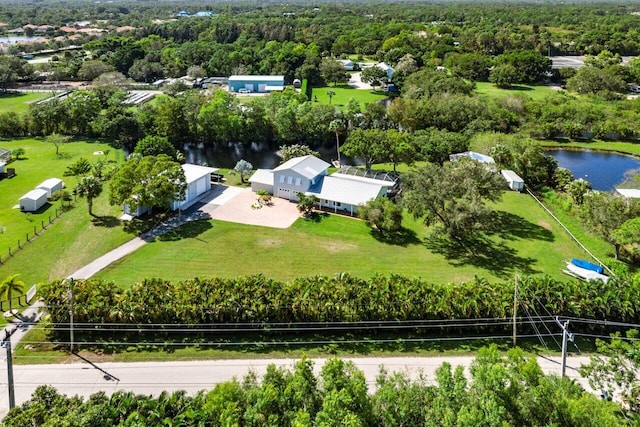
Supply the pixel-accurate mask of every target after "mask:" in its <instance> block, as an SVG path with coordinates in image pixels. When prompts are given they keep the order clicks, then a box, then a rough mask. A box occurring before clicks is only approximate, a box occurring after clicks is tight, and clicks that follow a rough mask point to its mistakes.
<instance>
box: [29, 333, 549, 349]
mask: <svg viewBox="0 0 640 427" xmlns="http://www.w3.org/2000/svg"><path fill="white" fill-rule="evenodd" d="M553 335H556V336H557V335H560V334H553ZM538 336H551V335H547V334H544V335H542V334H540V335H538V334H536V335H520V337H522V338H536V337H538ZM503 339H511V335H489V336H464V337H437V338H399V339H386V338H384V339H361V340H354V339H349V340H317V341H316V340H308V341H245V342H242V341H237V342H229V341H223V342H189V343H181V342H141V341H136V342H134V341H131V342H122V341H75V343H76V344H78V345H92V346H133V345H139V346H158V347H181V346H205V347H229V346H247V345H260V346H277V345H310V344H315V345H317V344H322V345H329V344H362V343H365V344H366V343H398V344H401V343H421V342H434V341H465V340H503ZM21 344H25V345H37V344H39V345H41V344H52V345H66V344H69V342H68V341H21Z"/></svg>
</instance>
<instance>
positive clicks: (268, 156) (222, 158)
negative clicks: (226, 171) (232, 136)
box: [182, 143, 352, 169]
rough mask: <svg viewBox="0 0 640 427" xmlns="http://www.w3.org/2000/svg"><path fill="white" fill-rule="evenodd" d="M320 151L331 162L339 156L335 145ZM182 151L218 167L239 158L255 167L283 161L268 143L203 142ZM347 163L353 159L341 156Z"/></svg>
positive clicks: (194, 160) (193, 160)
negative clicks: (214, 145)
mask: <svg viewBox="0 0 640 427" xmlns="http://www.w3.org/2000/svg"><path fill="white" fill-rule="evenodd" d="M314 150H315V151H317V152H319V153H320V157H321V158H322V159H323V160H325V161H327V162H329V163H331V161H332V160H335V159H336V158H337V154H336V149H335V145H334V146H327V147H324V146H323V147H317V148H314ZM182 152H183V153H184V156H185V159H186V161H187V162H188V163H195V164H199V165H204V164H206V165H209V166H212V167H216V168H233V167H234V166H235V165H236V163H237V162H238V160H241V159H244V160H246V161H248V162H249V163H251V164H252V165H253V167H254V169H258V168H260V169H272V168H275V167H276V166H278V165H279V164H280V163H281V157H280V155H279V154H278V148H277V147H271V146H269V144H267V143H252V144H251V145H249V146H245V145H243V144H239V143H229V144H228V145H226V146H223V147H220V146H216V147H212V146H210V145H207V146H205V145H203V144H191V145H186V146H185V147H184V148H183V149H182ZM341 160H342V162H343V163H345V164H352V163H351V159H349V158H345V157H344V156H343V155H342V156H341Z"/></svg>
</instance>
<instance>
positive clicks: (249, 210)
mask: <svg viewBox="0 0 640 427" xmlns="http://www.w3.org/2000/svg"><path fill="white" fill-rule="evenodd" d="M214 200H215V199H214ZM212 202H213V201H212ZM257 202H258V196H257V195H256V194H255V193H254V192H253V191H251V189H250V188H246V189H243V190H240V191H239V192H237V194H235V195H234V196H233V197H232V198H231V199H229V200H226V201H225V203H223V204H220V205H219V206H217V207H215V209H212V210H211V212H210V215H211V218H213V219H218V220H220V221H227V222H237V223H240V224H249V225H261V226H263V227H273V228H289V227H291V224H293V223H294V222H295V220H296V219H298V218H299V217H300V213H299V212H298V208H297V207H296V204H295V203H293V202H290V201H288V200H284V199H280V198H277V197H274V198H273V204H272V205H271V206H262V207H259V208H257V207H258V203H257ZM201 209H202V208H201ZM205 209H206V208H205Z"/></svg>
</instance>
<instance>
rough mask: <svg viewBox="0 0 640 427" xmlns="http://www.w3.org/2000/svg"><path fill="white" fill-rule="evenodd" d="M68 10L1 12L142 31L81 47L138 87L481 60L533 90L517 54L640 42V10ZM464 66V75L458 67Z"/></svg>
mask: <svg viewBox="0 0 640 427" xmlns="http://www.w3.org/2000/svg"><path fill="white" fill-rule="evenodd" d="M58 4H60V6H58ZM61 5H62V3H57V2H48V4H47V7H46V8H45V7H44V6H43V4H42V3H41V2H38V3H37V4H36V5H35V6H34V7H31V6H26V7H25V6H23V5H20V4H10V5H6V6H5V7H4V8H3V9H2V10H0V19H1V20H2V21H3V22H8V23H9V25H10V26H22V25H25V24H27V23H29V24H33V25H43V24H50V25H53V26H58V27H59V26H61V25H64V24H66V23H69V22H70V21H71V22H73V20H76V21H80V20H85V19H86V18H87V17H89V18H91V19H92V20H94V22H102V24H101V25H102V26H104V27H106V28H107V29H108V28H110V27H115V26H118V25H130V26H133V27H135V28H137V30H135V31H134V32H133V33H131V35H128V36H123V35H120V34H117V33H113V32H112V33H107V35H106V36H104V37H99V38H94V40H92V41H89V42H88V43H87V44H86V45H85V47H86V49H88V50H89V51H90V52H91V57H92V58H91V59H93V60H99V61H102V62H104V63H106V64H109V65H111V66H112V67H114V68H116V69H118V70H119V71H120V72H122V73H124V74H125V75H127V76H128V77H132V78H134V79H136V80H139V81H150V80H152V79H154V78H159V77H177V76H180V75H184V74H185V73H186V72H187V70H188V69H189V67H191V66H200V67H202V68H203V69H204V70H205V71H206V73H207V74H208V75H230V74H246V73H255V74H284V75H285V76H286V78H287V81H289V82H291V80H292V79H293V78H294V77H297V78H307V79H309V80H311V81H312V82H318V81H319V80H320V79H321V76H320V74H319V73H318V71H317V68H318V65H319V64H320V62H321V61H322V58H326V57H329V56H332V55H333V56H335V57H340V56H343V55H353V54H355V55H361V56H368V57H373V58H374V59H375V60H377V61H386V62H388V63H390V64H392V65H394V66H395V65H398V63H399V62H400V59H401V58H403V57H405V56H406V55H411V57H412V58H413V59H414V60H415V61H416V65H417V66H418V67H422V66H425V65H429V66H435V65H441V64H443V63H445V64H447V65H451V66H453V68H455V69H456V70H457V71H463V72H464V70H465V69H466V70H467V71H470V70H469V61H468V59H469V58H470V57H469V55H480V56H483V57H485V58H486V59H488V60H489V62H490V63H486V61H485V60H482V61H480V62H479V63H478V65H476V66H474V67H472V68H475V69H476V71H477V72H473V73H472V74H471V75H472V76H474V77H476V78H479V79H481V80H485V79H486V78H488V67H486V68H485V69H484V70H479V69H478V67H481V66H482V65H481V64H486V65H492V64H491V63H492V62H494V60H495V65H503V64H511V65H513V66H514V67H516V71H517V74H519V75H521V76H522V75H524V79H523V80H522V81H530V79H531V75H529V76H526V75H527V74H529V73H530V72H531V71H533V70H532V69H531V68H529V67H526V66H525V67H520V66H518V63H519V61H518V60H516V58H515V56H520V59H522V53H520V52H528V53H527V55H541V54H543V55H547V54H591V55H597V54H599V53H600V52H602V51H603V50H608V51H610V52H612V53H614V54H621V55H636V54H638V53H639V52H640V35H639V34H638V32H637V31H636V30H635V28H637V25H638V23H639V22H640V16H637V15H635V14H633V12H635V11H636V9H637V8H635V7H634V6H633V5H630V6H624V5H595V4H590V5H586V4H581V5H579V6H578V5H566V4H561V5H554V4H550V3H544V4H489V3H472V4H468V3H455V2H450V3H443V4H426V3H406V2H401V3H400V2H399V3H380V4H377V3H371V4H360V3H357V2H345V3H343V4H335V3H334V4H318V5H317V6H318V7H317V8H314V6H311V5H309V4H305V3H303V2H300V3H297V4H296V3H293V4H288V5H279V4H270V5H267V6H262V7H260V8H255V6H254V5H253V4H251V3H250V2H238V3H235V2H234V3H233V5H231V4H225V3H219V4H214V5H209V4H203V3H199V2H193V3H189V2H185V3H180V5H176V4H175V3H172V2H162V1H161V2H154V6H153V7H150V6H149V4H148V2H131V3H127V2H120V3H118V5H111V4H97V5H96V4H91V3H88V2H87V3H82V2H76V3H74V7H72V8H67V7H62V6H61ZM182 9H184V10H187V11H190V12H191V13H193V12H195V11H197V10H208V11H211V12H215V13H216V14H217V15H216V16H215V17H213V18H182V19H177V20H176V19H175V14H176V13H177V12H178V11H179V10H182ZM487 16H491V19H486V17H487ZM577 16H579V17H580V19H576V17H577ZM74 18H75V19H74ZM98 20H100V21H98ZM87 41H88V40H87V39H85V40H84V41H82V42H83V43H84V42H87ZM61 43H64V42H61V41H60V40H52V41H51V42H50V46H39V47H48V48H55V47H57V46H59V45H60V44H61ZM22 49H24V48H22ZM63 59H65V60H68V59H71V58H70V57H69V58H63ZM460 60H462V61H466V64H467V65H464V64H457V63H458V62H459V61H460ZM63 62H64V61H63ZM514 62H515V63H514ZM81 63H82V60H80V62H79V63H78V62H77V61H70V62H68V63H60V64H56V65H55V67H54V68H56V69H58V68H64V69H65V72H64V74H66V75H68V76H69V77H73V78H75V77H78V71H79V66H80V65H81ZM498 68H499V69H500V67H498ZM532 75H535V73H534V74H532Z"/></svg>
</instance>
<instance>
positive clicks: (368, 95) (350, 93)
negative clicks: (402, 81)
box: [311, 84, 387, 109]
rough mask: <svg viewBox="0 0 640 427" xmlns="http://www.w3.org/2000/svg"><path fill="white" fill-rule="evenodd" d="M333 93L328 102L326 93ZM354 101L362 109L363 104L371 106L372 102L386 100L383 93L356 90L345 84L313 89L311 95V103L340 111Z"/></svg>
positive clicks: (379, 91)
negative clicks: (329, 105) (332, 107)
mask: <svg viewBox="0 0 640 427" xmlns="http://www.w3.org/2000/svg"><path fill="white" fill-rule="evenodd" d="M329 91H333V92H334V93H335V95H333V96H332V97H331V102H329V95H327V92H329ZM352 98H353V99H355V100H357V101H358V102H360V107H361V108H364V104H371V103H372V102H376V101H380V100H381V99H385V98H387V96H386V95H385V93H384V92H383V91H381V90H377V91H373V90H370V89H356V88H354V87H351V86H349V85H346V84H342V85H338V86H333V85H329V86H320V87H314V88H313V92H312V94H311V101H312V102H316V100H317V102H320V103H322V104H329V103H330V104H331V105H334V106H336V107H338V108H340V109H342V108H344V107H346V106H347V103H348V102H349V100H350V99H352Z"/></svg>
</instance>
